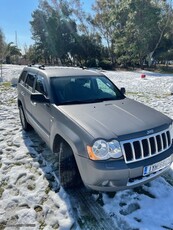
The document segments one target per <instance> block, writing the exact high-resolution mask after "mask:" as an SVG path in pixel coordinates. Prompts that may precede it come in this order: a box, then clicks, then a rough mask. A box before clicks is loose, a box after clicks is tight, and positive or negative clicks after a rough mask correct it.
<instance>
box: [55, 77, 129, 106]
mask: <svg viewBox="0 0 173 230" xmlns="http://www.w3.org/2000/svg"><path fill="white" fill-rule="evenodd" d="M51 89H52V92H53V96H54V99H55V103H56V104H76V103H95V102H101V101H109V100H119V99H123V98H125V96H124V95H123V94H122V93H121V92H120V91H119V89H118V88H117V87H116V86H115V85H114V84H113V83H112V82H111V81H110V80H109V79H108V78H106V77H104V76H81V77H62V78H61V77H57V78H56V77H55V78H52V79H51Z"/></svg>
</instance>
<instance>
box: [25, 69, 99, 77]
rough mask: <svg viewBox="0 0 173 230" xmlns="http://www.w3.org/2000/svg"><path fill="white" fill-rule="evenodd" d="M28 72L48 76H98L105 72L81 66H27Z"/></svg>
mask: <svg viewBox="0 0 173 230" xmlns="http://www.w3.org/2000/svg"><path fill="white" fill-rule="evenodd" d="M25 70H27V71H28V72H34V73H42V74H44V75H46V76H47V77H49V78H50V77H65V76H66V77H67V76H98V75H102V76H103V74H102V73H101V72H100V71H99V70H93V69H85V68H79V67H54V66H53V67H43V66H40V67H35V66H29V67H25Z"/></svg>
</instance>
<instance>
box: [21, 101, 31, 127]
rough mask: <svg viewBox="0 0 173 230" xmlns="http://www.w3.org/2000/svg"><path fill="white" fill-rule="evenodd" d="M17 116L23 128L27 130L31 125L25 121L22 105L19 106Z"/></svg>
mask: <svg viewBox="0 0 173 230" xmlns="http://www.w3.org/2000/svg"><path fill="white" fill-rule="evenodd" d="M19 117H20V122H21V125H22V128H23V130H25V131H29V130H30V129H31V125H30V124H29V123H28V122H27V120H26V117H25V113H24V110H23V107H22V105H20V106H19Z"/></svg>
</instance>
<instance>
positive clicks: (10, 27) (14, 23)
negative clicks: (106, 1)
mask: <svg viewBox="0 0 173 230" xmlns="http://www.w3.org/2000/svg"><path fill="white" fill-rule="evenodd" d="M93 2H94V0H83V3H84V5H85V10H86V11H89V10H90V8H91V5H92V3H93ZM38 4H39V0H0V29H1V30H2V31H3V34H4V36H5V41H6V43H9V42H13V43H14V44H16V45H17V46H18V47H19V48H20V49H23V47H24V46H25V45H27V46H29V45H31V44H33V43H34V41H33V40H32V39H31V37H32V34H31V25H30V23H29V22H30V21H32V16H31V15H32V12H33V11H34V10H36V9H37V8H38Z"/></svg>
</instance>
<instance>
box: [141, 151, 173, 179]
mask: <svg viewBox="0 0 173 230" xmlns="http://www.w3.org/2000/svg"><path fill="white" fill-rule="evenodd" d="M171 162H172V158H171V156H170V157H168V158H166V159H164V160H162V161H159V162H157V163H155V164H153V165H148V166H145V167H144V169H143V176H146V175H149V174H151V173H154V172H157V171H159V170H161V169H164V168H166V167H167V166H169V165H170V164H171Z"/></svg>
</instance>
